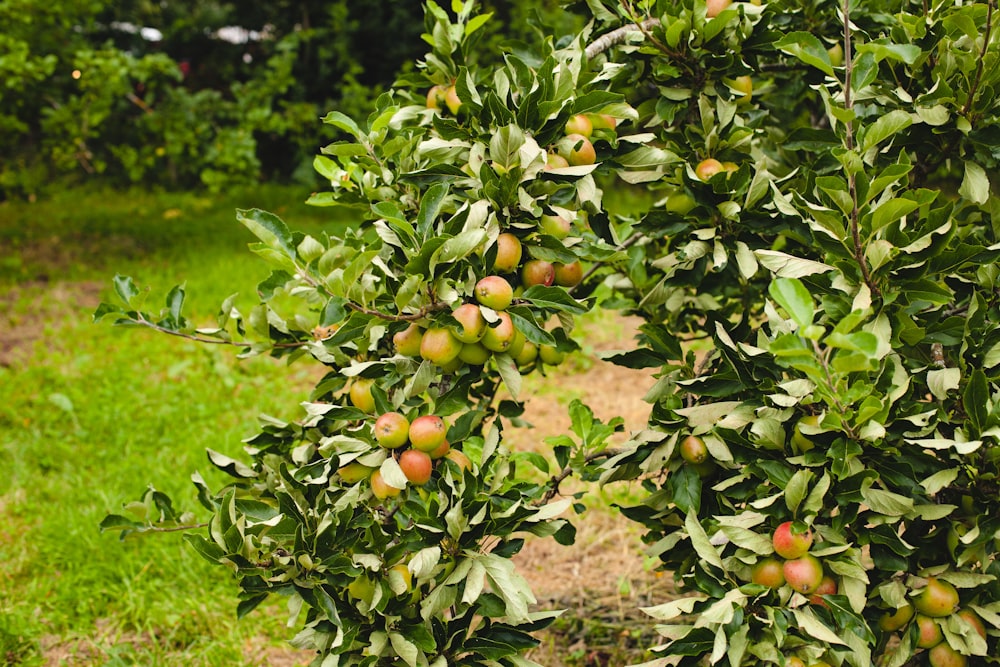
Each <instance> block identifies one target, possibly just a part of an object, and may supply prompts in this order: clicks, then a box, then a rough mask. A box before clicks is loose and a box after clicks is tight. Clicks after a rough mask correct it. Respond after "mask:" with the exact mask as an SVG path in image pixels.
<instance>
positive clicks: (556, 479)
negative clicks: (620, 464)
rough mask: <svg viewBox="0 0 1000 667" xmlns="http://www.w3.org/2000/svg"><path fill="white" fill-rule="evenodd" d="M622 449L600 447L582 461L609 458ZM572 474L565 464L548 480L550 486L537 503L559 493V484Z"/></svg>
mask: <svg viewBox="0 0 1000 667" xmlns="http://www.w3.org/2000/svg"><path fill="white" fill-rule="evenodd" d="M624 451H625V450H624V449H615V448H611V449H602V450H601V451H599V452H594V453H592V454H588V455H587V456H586V457H584V459H583V461H584V463H590V462H591V461H596V460H597V459H603V458H610V457H612V456H618V455H619V454H621V453H622V452H624ZM572 474H573V468H571V467H570V466H566V467H565V468H563V469H562V471H560V473H559V474H558V475H553V476H552V479H550V480H549V484H551V485H552V488H550V489H549V490H548V491H547V492H546V493H545V496H544V497H543V498H542V501H541V502H540V503H538V504H539V505H545V504H546V503H548V502H549V501H550V500H552V499H553V498H555V497H556V496H557V495H559V485H560V484H562V483H563V481H564V480H565V479H566V478H567V477H569V476H570V475H572Z"/></svg>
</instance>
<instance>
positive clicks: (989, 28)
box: [962, 0, 996, 118]
mask: <svg viewBox="0 0 1000 667" xmlns="http://www.w3.org/2000/svg"><path fill="white" fill-rule="evenodd" d="M995 1H996V0H987V2H986V7H987V9H986V28H985V31H984V32H983V48H982V50H981V51H980V52H979V63H978V64H977V65H976V77H975V78H974V79H973V80H972V87H971V88H969V99H967V100H966V101H965V106H963V107H962V115H963V116H965V117H966V118H968V116H969V113H970V112H971V111H972V104H973V102H975V100H976V93H977V92H978V90H979V84H980V83H981V82H982V80H983V68H984V66H985V61H986V49H988V48H989V46H990V37H991V35H992V33H993V5H994V3H995Z"/></svg>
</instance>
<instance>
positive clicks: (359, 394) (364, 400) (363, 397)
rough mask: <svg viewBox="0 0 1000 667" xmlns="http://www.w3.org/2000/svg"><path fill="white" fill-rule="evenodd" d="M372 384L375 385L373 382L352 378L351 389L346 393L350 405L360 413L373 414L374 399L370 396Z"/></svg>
mask: <svg viewBox="0 0 1000 667" xmlns="http://www.w3.org/2000/svg"><path fill="white" fill-rule="evenodd" d="M373 384H375V380H370V379H368V378H354V381H353V382H351V388H350V389H349V390H348V392H347V393H348V395H349V396H350V397H351V403H352V404H353V405H354V407H356V408H357V409H358V410H361V411H362V412H369V413H370V412H375V397H374V396H372V385H373Z"/></svg>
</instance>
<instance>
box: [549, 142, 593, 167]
mask: <svg viewBox="0 0 1000 667" xmlns="http://www.w3.org/2000/svg"><path fill="white" fill-rule="evenodd" d="M556 149H557V151H558V153H559V155H562V156H563V157H564V158H566V161H567V162H569V164H570V166H572V167H578V166H580V165H587V164H594V163H595V162H597V151H595V150H594V144H592V143H590V139H588V138H587V137H585V136H583V135H582V134H567V135H566V136H565V137H563V138H562V139H560V140H559V141H558V142H557V143H556Z"/></svg>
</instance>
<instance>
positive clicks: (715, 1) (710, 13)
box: [705, 0, 733, 19]
mask: <svg viewBox="0 0 1000 667" xmlns="http://www.w3.org/2000/svg"><path fill="white" fill-rule="evenodd" d="M731 4H733V0H705V10H706V11H705V16H707V17H708V18H710V19H714V18H715V17H716V16H718V15H719V14H721V13H722V10H724V9H726V8H727V7H729V5H731Z"/></svg>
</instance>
